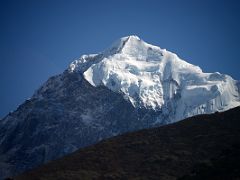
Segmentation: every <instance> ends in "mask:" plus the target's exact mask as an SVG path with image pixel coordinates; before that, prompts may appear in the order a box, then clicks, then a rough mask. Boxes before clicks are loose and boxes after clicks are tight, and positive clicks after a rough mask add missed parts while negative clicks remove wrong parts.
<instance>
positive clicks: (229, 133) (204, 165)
mask: <svg viewBox="0 0 240 180" xmlns="http://www.w3.org/2000/svg"><path fill="white" fill-rule="evenodd" d="M15 179H17V180H28V179H34V180H38V179H39V180H40V179H49V180H50V179H59V180H60V179H160V180H161V179H162V180H172V179H178V180H193V179H199V180H203V179H204V180H205V179H211V180H233V179H236V180H237V179H238V180H239V179H240V107H237V108H235V109H232V110H229V111H226V112H223V113H215V114H212V115H200V116H195V117H192V118H188V119H186V120H183V121H180V122H178V123H175V124H171V125H167V126H163V127H159V128H153V129H146V130H142V131H138V132H135V133H129V134H125V135H121V136H117V137H114V138H111V139H109V140H105V141H102V142H100V143H98V144H96V145H94V146H91V147H87V148H84V149H81V150H79V151H76V152H75V153H73V154H71V155H68V156H65V157H64V158H61V159H59V160H55V161H52V162H50V163H48V164H46V165H43V166H41V167H39V168H37V169H34V170H32V171H29V172H26V173H24V174H22V175H20V176H17V177H15Z"/></svg>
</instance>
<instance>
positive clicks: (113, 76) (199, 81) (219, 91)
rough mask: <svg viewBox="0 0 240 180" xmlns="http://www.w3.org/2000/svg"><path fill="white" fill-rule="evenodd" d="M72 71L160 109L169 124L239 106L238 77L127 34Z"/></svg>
mask: <svg viewBox="0 0 240 180" xmlns="http://www.w3.org/2000/svg"><path fill="white" fill-rule="evenodd" d="M69 71H70V72H73V71H78V72H80V73H83V75H84V78H85V79H86V80H87V81H88V82H89V83H90V84H91V85H93V86H106V87H107V88H109V89H110V90H112V91H114V92H119V93H121V94H122V95H123V96H124V97H125V98H126V99H128V100H129V101H130V102H131V103H132V105H133V106H134V107H137V108H142V107H144V108H148V109H153V110H155V111H162V115H164V116H168V117H169V116H170V117H171V120H170V122H175V121H177V120H180V119H183V118H186V117H189V116H193V115H196V114H203V113H211V112H215V111H224V110H227V109H230V108H233V107H236V106H239V105H240V98H239V92H238V87H237V85H236V84H237V81H235V80H234V79H232V78H231V77H230V76H228V75H224V74H220V73H218V72H215V73H203V72H202V70H201V68H200V67H198V66H194V65H192V64H190V63H187V62H186V61H184V60H182V59H180V58H179V57H178V56H177V55H176V54H174V53H172V52H169V51H167V50H166V49H161V48H160V47H157V46H153V45H150V44H148V43H146V42H144V41H143V40H141V39H140V38H139V37H137V36H127V37H123V38H121V39H120V40H118V41H116V42H115V43H113V45H112V46H111V47H110V48H108V49H107V50H105V51H103V52H102V53H99V54H91V55H83V56H82V57H81V58H80V59H79V60H76V61H74V62H73V63H71V64H70V66H69ZM162 115H161V116H162ZM159 121H161V117H160V118H159Z"/></svg>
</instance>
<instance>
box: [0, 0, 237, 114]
mask: <svg viewBox="0 0 240 180" xmlns="http://www.w3.org/2000/svg"><path fill="white" fill-rule="evenodd" d="M239 2H240V1H237V0H236V1H233V0H224V1H223V0H212V1H211V0H165V1H161V0H111V1H110V0H95V1H94V0H86V1H85V0H75V1H74V0H65V1H63V0H56V1H51V0H29V1H26V0H21V1H20V0H15V1H13V0H5V1H4V0H1V2H0V23H1V25H0V117H3V116H5V115H6V114H7V113H8V112H9V111H11V110H15V109H16V107H17V106H18V105H19V104H21V103H22V102H23V101H24V100H25V99H26V98H29V97H31V95H32V94H33V92H34V91H35V90H36V89H37V88H38V87H39V86H40V85H41V84H42V83H43V82H44V81H46V80H47V79H48V78H49V77H50V76H52V75H55V74H58V73H61V72H62V71H63V70H64V69H66V68H67V66H68V64H69V63H70V62H71V61H73V60H74V59H76V58H78V57H80V55H82V54H87V53H96V52H99V51H101V50H103V49H104V48H106V47H107V46H109V45H110V44H111V43H112V42H113V41H114V40H116V39H118V38H120V37H122V36H126V35H131V34H136V35H138V36H139V37H140V38H142V39H143V40H145V41H147V42H149V43H151V44H154V45H158V46H160V47H162V48H166V49H168V50H170V51H172V52H175V53H177V54H178V55H179V56H180V57H181V58H182V59H185V60H187V61H188V62H190V63H192V64H195V65H198V66H200V67H201V68H202V69H203V70H204V71H205V72H215V71H219V72H221V73H224V74H229V75H231V76H232V77H233V78H235V79H240V73H239V69H240V59H239V53H240V3H239Z"/></svg>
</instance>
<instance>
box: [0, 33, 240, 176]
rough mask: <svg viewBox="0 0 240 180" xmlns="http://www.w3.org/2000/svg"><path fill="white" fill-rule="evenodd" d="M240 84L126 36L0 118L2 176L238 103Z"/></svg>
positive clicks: (84, 58)
mask: <svg viewBox="0 0 240 180" xmlns="http://www.w3.org/2000/svg"><path fill="white" fill-rule="evenodd" d="M239 84H240V83H239V82H237V81H235V80H233V79H232V78H231V77H230V76H228V75H223V74H220V73H203V72H202V70H201V69H200V68H199V67H198V66H194V65H192V64H189V63H187V62H186V61H184V60H181V59H180V58H179V57H178V56H177V55H176V54H174V53H172V52H169V51H167V50H165V49H161V48H160V47H157V46H153V45H151V44H148V43H146V42H144V41H143V40H141V39H140V38H138V37H137V36H128V37H123V38H121V39H119V40H117V41H116V42H115V43H113V45H111V46H110V47H109V48H107V49H106V50H105V51H103V52H101V53H98V54H90V55H83V56H81V57H80V59H78V60H75V61H74V62H72V63H71V64H70V66H69V68H68V69H67V70H66V71H64V72H63V73H62V74H59V75H56V76H53V77H51V78H49V79H48V81H46V82H45V83H44V84H43V85H42V86H41V87H40V88H39V89H38V90H37V91H36V92H35V93H34V95H33V96H32V98H30V99H28V100H27V101H25V102H24V103H23V104H22V105H20V106H19V107H18V109H17V110H16V111H14V112H12V113H9V115H7V116H6V117H5V118H4V119H3V120H1V121H0V129H1V131H0V157H1V158H0V179H1V178H3V177H7V176H13V175H15V174H16V173H20V172H23V171H25V170H27V169H30V168H34V167H36V166H38V165H40V164H43V163H45V162H47V161H49V160H52V159H56V158H59V157H61V156H63V155H65V154H67V153H70V152H73V151H75V150H76V149H78V148H81V147H85V146H87V145H90V144H93V143H96V142H98V141H100V140H102V139H105V138H108V137H112V136H115V135H118V134H122V133H125V132H130V131H135V130H139V129H143V128H149V127H154V126H160V125H165V124H168V123H173V122H176V121H178V120H181V119H184V118H186V117H190V116H193V115H196V114H204V113H213V112H215V111H224V110H227V109H230V108H232V107H236V106H239V105H240V94H239V93H240V91H239V89H240V85H239Z"/></svg>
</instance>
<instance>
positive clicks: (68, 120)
mask: <svg viewBox="0 0 240 180" xmlns="http://www.w3.org/2000/svg"><path fill="white" fill-rule="evenodd" d="M46 84H47V86H48V85H50V87H43V88H46V89H43V88H41V89H39V92H40V93H41V96H42V97H41V98H39V97H38V98H34V97H33V98H32V99H30V100H27V101H26V102H25V103H24V104H23V105H21V106H20V107H19V108H18V109H17V111H15V112H14V113H12V114H9V115H8V116H7V117H6V118H5V119H4V120H3V122H2V123H0V129H1V132H0V140H1V141H0V144H1V146H0V175H1V176H0V179H1V177H4V176H7V175H8V176H9V175H14V174H17V173H19V172H23V171H24V170H26V169H29V168H32V167H36V166H37V165H39V164H42V163H45V162H47V161H49V160H53V159H56V158H58V157H61V156H63V155H65V154H67V153H70V152H73V151H75V150H77V149H79V148H80V147H84V146H87V145H90V144H94V143H96V142H98V141H100V140H101V139H104V138H108V137H111V136H113V135H116V134H121V133H124V132H129V131H133V130H137V129H141V128H142V127H148V124H150V123H152V122H151V117H150V114H151V116H154V112H151V111H150V110H145V111H144V110H142V111H141V112H142V113H139V112H138V110H137V109H134V108H133V106H132V105H131V104H130V103H129V102H128V101H126V100H124V99H123V97H122V96H121V95H119V94H117V93H114V92H112V91H110V90H109V89H107V88H105V87H97V88H95V87H93V86H91V85H90V84H89V83H88V82H86V80H84V79H83V78H82V77H81V76H80V75H79V74H77V73H71V74H69V73H67V72H65V73H64V74H63V75H59V76H55V77H53V78H50V79H49V80H48V82H47V83H46ZM39 92H37V93H39ZM150 112H151V113H150ZM148 113H150V114H149V115H148Z"/></svg>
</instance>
